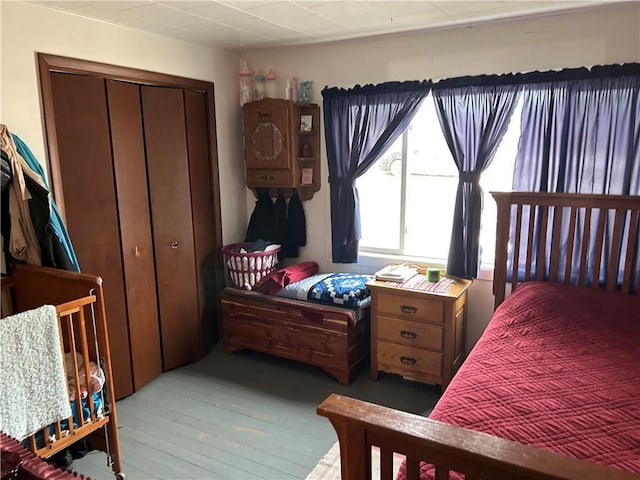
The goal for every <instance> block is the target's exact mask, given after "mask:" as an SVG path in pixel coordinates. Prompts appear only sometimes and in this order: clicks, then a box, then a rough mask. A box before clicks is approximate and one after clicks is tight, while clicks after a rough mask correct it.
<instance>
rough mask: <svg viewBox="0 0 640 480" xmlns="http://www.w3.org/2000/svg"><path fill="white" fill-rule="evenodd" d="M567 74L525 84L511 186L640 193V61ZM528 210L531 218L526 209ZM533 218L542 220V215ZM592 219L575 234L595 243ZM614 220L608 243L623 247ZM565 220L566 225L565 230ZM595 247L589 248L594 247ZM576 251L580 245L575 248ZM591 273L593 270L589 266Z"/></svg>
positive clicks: (608, 246) (562, 256) (581, 218)
mask: <svg viewBox="0 0 640 480" xmlns="http://www.w3.org/2000/svg"><path fill="white" fill-rule="evenodd" d="M565 76H569V77H571V76H573V77H574V78H569V79H560V80H553V79H552V80H551V81H543V82H536V83H531V84H528V85H526V86H525V87H524V88H525V91H524V97H523V108H522V124H521V130H522V133H521V137H520V143H519V146H518V154H517V158H516V161H515V165H514V179H513V189H514V190H516V191H538V192H566V193H585V194H587V193H593V194H621V195H640V67H639V66H638V64H629V65H623V66H620V65H617V66H611V67H595V68H594V69H592V70H591V71H586V70H579V71H570V72H569V74H567V75H565ZM523 213H524V216H525V219H524V220H525V221H527V220H528V215H529V212H523ZM585 214H586V212H580V215H579V218H578V220H577V221H578V222H580V224H582V223H583V222H584V221H585V218H584V215H585ZM551 220H552V219H551ZM551 220H550V221H551ZM610 220H613V219H612V218H611V219H610ZM534 221H535V222H536V223H535V224H536V225H537V226H538V228H539V227H540V225H539V221H540V219H539V218H536V219H534ZM568 221H569V219H568V215H564V216H563V222H564V223H568ZM595 223H596V222H595V221H594V220H593V219H592V220H591V225H592V232H591V238H585V239H577V240H578V241H579V242H582V241H589V242H590V244H591V245H593V244H594V241H593V239H594V238H595ZM609 225H611V223H610V222H608V223H607V231H606V234H605V247H604V250H605V251H607V250H610V249H614V248H623V247H624V245H626V243H625V242H626V241H627V236H626V235H625V237H624V238H622V239H621V240H620V242H621V243H620V244H619V245H612V243H611V242H612V232H611V231H610V230H611V229H610V227H609ZM566 228H567V225H564V226H563V230H562V231H566ZM548 235H551V233H548ZM562 238H564V237H562ZM550 240H551V239H550V238H549V239H548V240H547V242H546V245H547V250H548V251H547V252H545V254H546V257H547V259H548V258H549V257H550V256H551V251H550V248H551V241H550ZM594 248H595V247H592V251H591V252H590V255H591V256H593V255H595V253H594V252H593V250H594ZM560 249H561V250H560V259H561V261H562V262H564V261H565V260H566V250H567V249H566V247H565V245H564V244H561V245H560ZM578 252H579V249H578V248H575V250H574V255H577V254H578ZM534 258H537V256H534ZM569 261H570V262H571V259H570V260H569ZM635 262H636V265H635V268H636V270H638V269H640V258H636V259H635ZM521 263H524V261H523V262H521ZM572 263H574V264H575V262H572ZM547 264H548V262H547ZM589 264H593V261H589ZM535 268H537V267H535V265H534V269H535ZM523 270H524V267H523V266H522V267H521V268H519V276H520V277H524V271H523ZM508 271H509V272H511V271H512V270H511V268H509V269H508ZM534 271H535V270H534ZM604 274H605V272H604V271H603V272H601V275H602V276H604ZM577 275H578V272H577V271H575V272H572V273H571V276H572V280H575V277H577ZM587 278H591V272H588V275H587ZM560 280H561V281H563V280H564V279H563V278H560Z"/></svg>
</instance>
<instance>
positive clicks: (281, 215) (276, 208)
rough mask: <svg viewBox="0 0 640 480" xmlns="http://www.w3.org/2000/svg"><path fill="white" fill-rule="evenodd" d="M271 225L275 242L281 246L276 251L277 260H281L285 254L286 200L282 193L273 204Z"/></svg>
mask: <svg viewBox="0 0 640 480" xmlns="http://www.w3.org/2000/svg"><path fill="white" fill-rule="evenodd" d="M273 227H274V235H275V236H274V238H273V239H272V240H273V241H274V242H275V243H277V244H279V245H281V246H282V248H281V249H280V253H278V260H282V259H283V258H284V257H285V256H286V255H285V251H284V249H285V247H284V246H285V245H286V244H287V233H288V232H287V201H286V199H285V198H284V196H283V195H282V194H279V195H278V198H276V202H275V203H274V204H273Z"/></svg>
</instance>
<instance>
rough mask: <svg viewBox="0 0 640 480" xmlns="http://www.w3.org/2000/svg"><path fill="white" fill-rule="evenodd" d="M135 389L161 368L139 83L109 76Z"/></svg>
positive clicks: (109, 103) (112, 141)
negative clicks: (116, 79) (111, 78)
mask: <svg viewBox="0 0 640 480" xmlns="http://www.w3.org/2000/svg"><path fill="white" fill-rule="evenodd" d="M106 82H107V98H108V105H109V124H110V126H111V144H112V149H113V169H114V172H115V182H116V191H117V199H118V208H119V224H120V237H121V242H122V264H123V267H124V277H125V293H126V296H127V312H128V317H129V347H130V350H131V365H132V369H133V383H134V387H135V390H139V389H140V388H142V387H143V386H144V385H146V384H147V383H149V382H150V381H151V380H153V379H154V378H155V377H157V376H158V375H160V374H161V373H162V353H161V350H160V326H159V324H158V307H157V298H156V278H155V267H154V257H153V241H152V237H151V222H150V220H149V218H150V212H149V193H148V190H147V170H146V162H145V147H144V136H143V132H142V112H141V110H140V87H139V86H138V85H136V84H133V83H128V82H121V81H115V80H107V81H106Z"/></svg>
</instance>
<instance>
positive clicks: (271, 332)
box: [221, 288, 369, 385]
mask: <svg viewBox="0 0 640 480" xmlns="http://www.w3.org/2000/svg"><path fill="white" fill-rule="evenodd" d="M221 299H222V341H223V346H224V351H225V352H226V353H233V352H234V351H236V350H239V349H242V348H248V349H251V350H256V351H259V352H264V353H269V354H272V355H277V356H279V357H283V358H289V359H291V360H297V361H299V362H302V363H306V364H308V365H315V366H317V367H320V368H322V369H323V370H325V371H326V372H328V373H330V374H331V375H333V376H334V377H336V379H337V380H338V382H340V383H341V384H343V385H348V384H349V383H351V381H352V380H353V378H354V375H355V373H356V371H357V369H358V367H360V366H361V365H363V364H364V363H365V362H366V360H367V358H368V356H369V312H368V309H367V310H366V311H363V312H357V311H353V310H348V309H344V308H339V307H331V306H324V305H318V304H312V303H308V302H303V301H299V300H289V299H284V298H279V297H271V296H268V295H261V294H257V293H251V292H244V291H242V290H235V289H232V288H225V289H224V291H223V292H222V295H221Z"/></svg>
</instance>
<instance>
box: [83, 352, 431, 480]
mask: <svg viewBox="0 0 640 480" xmlns="http://www.w3.org/2000/svg"><path fill="white" fill-rule="evenodd" d="M331 392H337V393H341V394H344V395H349V396H352V397H355V398H359V399H362V400H366V401H370V402H374V403H378V404H381V405H386V406H390V407H393V408H398V409H401V410H405V411H409V412H413V413H418V414H428V413H429V412H430V410H431V409H432V408H433V406H434V405H435V402H436V401H437V400H438V398H439V396H440V389H439V387H435V386H430V385H425V384H420V383H416V382H411V381H408V380H403V379H401V378H400V377H397V376H394V375H385V374H381V375H380V379H379V380H378V381H377V382H375V381H372V380H370V378H369V371H368V369H366V368H364V369H362V370H361V371H360V373H359V374H358V376H357V378H356V379H355V381H354V382H353V383H352V384H351V385H350V386H348V387H345V386H342V385H339V384H338V383H337V382H336V380H335V379H334V378H333V377H332V376H330V375H329V374H327V373H325V372H324V371H322V370H321V369H319V368H315V367H310V366H306V365H301V364H299V363H297V362H293V361H287V360H283V359H279V358H275V357H271V356H268V355H262V354H259V353H255V352H249V351H241V352H236V353H234V354H233V355H226V354H224V353H222V348H221V345H217V346H216V348H215V349H214V350H213V352H212V353H211V354H210V355H208V356H207V357H206V358H204V359H203V360H201V361H199V362H197V363H194V364H191V365H188V366H186V367H182V368H178V369H175V370H172V371H169V372H166V373H164V374H162V375H161V376H160V377H158V378H157V379H155V380H154V381H152V382H151V383H150V384H149V385H147V386H145V387H144V388H142V389H141V390H140V391H138V392H137V393H135V394H134V395H132V396H130V397H127V398H125V399H123V400H121V401H119V402H118V403H117V411H118V420H119V432H120V446H121V456H122V461H123V464H124V467H123V471H124V473H125V474H126V477H127V480H142V479H187V478H193V479H237V480H245V479H247V480H249V479H274V480H280V479H282V480H285V479H302V480H304V478H305V477H306V476H307V474H308V473H309V472H310V471H311V470H312V469H313V467H314V466H315V465H316V463H317V462H318V460H319V459H320V458H322V456H323V455H324V454H325V453H326V452H327V450H329V448H330V447H331V445H332V444H333V443H334V442H335V441H336V440H337V438H336V435H335V431H334V430H333V427H332V426H331V424H330V423H329V421H328V420H327V419H326V418H324V417H320V416H318V415H317V414H316V406H317V405H318V404H319V403H320V402H321V401H322V400H323V399H324V398H325V397H326V396H327V395H328V394H329V393H331ZM71 468H72V469H74V470H76V471H78V472H80V473H84V474H86V475H89V476H91V477H92V478H95V479H112V478H114V477H113V475H112V473H111V470H110V469H109V468H108V467H107V466H106V455H105V454H104V453H102V452H91V453H89V454H88V455H87V456H86V457H85V458H83V459H81V460H76V461H75V462H74V463H73V465H72V467H71Z"/></svg>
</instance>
